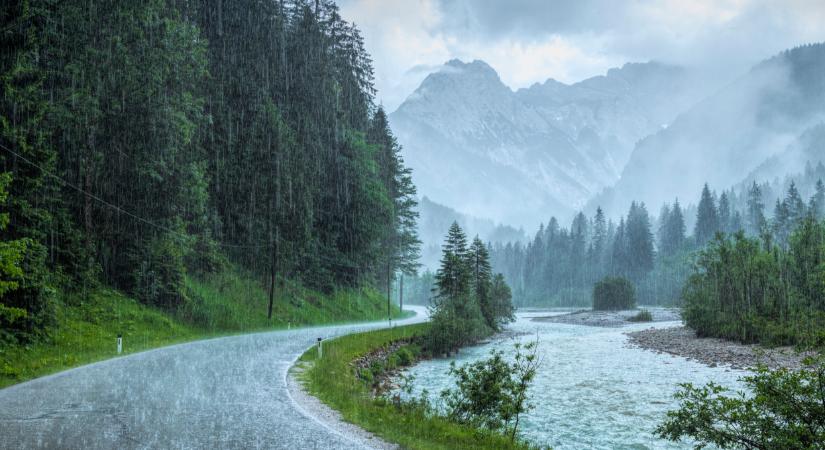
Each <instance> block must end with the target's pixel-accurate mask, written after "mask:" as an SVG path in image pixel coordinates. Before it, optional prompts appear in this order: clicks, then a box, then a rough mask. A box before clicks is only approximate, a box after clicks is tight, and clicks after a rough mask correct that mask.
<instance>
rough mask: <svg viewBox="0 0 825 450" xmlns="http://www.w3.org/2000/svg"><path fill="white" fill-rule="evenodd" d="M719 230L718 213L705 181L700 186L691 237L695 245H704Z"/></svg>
mask: <svg viewBox="0 0 825 450" xmlns="http://www.w3.org/2000/svg"><path fill="white" fill-rule="evenodd" d="M718 231H720V229H719V215H718V210H717V209H716V204H715V202H714V199H713V195H712V194H711V192H710V189H709V188H708V185H707V183H705V186H704V187H703V188H702V197H701V199H700V200H699V207H698V211H697V213H696V226H695V228H694V229H693V237H694V239H695V240H696V245H698V246H700V247H701V246H704V245H705V244H706V243H707V242H708V241H710V240H711V239H712V238H713V236H714V235H715V234H716V233H717V232H718Z"/></svg>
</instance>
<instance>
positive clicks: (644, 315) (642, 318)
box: [627, 309, 653, 322]
mask: <svg viewBox="0 0 825 450" xmlns="http://www.w3.org/2000/svg"><path fill="white" fill-rule="evenodd" d="M627 321H628V322H652V321H653V315H652V314H650V311H648V310H646V309H643V310H641V311H639V312H638V313H636V315H633V316H630V317H628V318H627Z"/></svg>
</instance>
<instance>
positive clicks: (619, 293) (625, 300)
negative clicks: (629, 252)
mask: <svg viewBox="0 0 825 450" xmlns="http://www.w3.org/2000/svg"><path fill="white" fill-rule="evenodd" d="M635 307H636V289H635V288H634V287H633V284H632V283H631V282H630V281H628V280H627V279H625V278H620V277H607V278H605V279H603V280H601V281H599V282H598V283H596V284H595V285H594V286H593V310H595V311H606V310H607V311H611V310H622V309H633V308H635Z"/></svg>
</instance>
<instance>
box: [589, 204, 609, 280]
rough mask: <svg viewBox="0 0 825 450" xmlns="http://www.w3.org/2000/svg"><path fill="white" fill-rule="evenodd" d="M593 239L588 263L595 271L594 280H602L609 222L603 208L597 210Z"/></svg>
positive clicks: (594, 218)
mask: <svg viewBox="0 0 825 450" xmlns="http://www.w3.org/2000/svg"><path fill="white" fill-rule="evenodd" d="M592 228H593V238H592V240H591V244H590V248H589V250H588V263H589V265H590V267H591V268H593V269H594V271H595V273H593V277H592V278H593V279H600V278H602V276H603V275H604V273H603V269H602V266H603V264H604V253H605V249H606V247H607V242H608V241H607V239H608V236H607V222H606V221H605V217H604V211H602V208H601V207H598V208H596V215H595V216H594V217H593V226H592Z"/></svg>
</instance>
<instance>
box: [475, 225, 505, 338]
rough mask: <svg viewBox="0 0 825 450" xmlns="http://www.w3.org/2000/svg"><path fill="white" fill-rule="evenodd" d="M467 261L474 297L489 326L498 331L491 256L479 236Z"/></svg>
mask: <svg viewBox="0 0 825 450" xmlns="http://www.w3.org/2000/svg"><path fill="white" fill-rule="evenodd" d="M467 259H468V260H467V264H468V266H469V267H470V272H471V277H472V279H471V282H470V284H471V287H472V291H473V295H474V296H475V299H476V301H477V302H478V304H479V307H480V308H481V313H482V314H483V315H484V320H485V321H487V325H488V326H489V327H490V328H492V329H494V330H496V329H498V323H497V320H496V317H495V311H494V308H493V301H492V297H491V295H492V291H491V290H492V280H493V269H492V267H491V266H490V254H489V253H488V252H487V247H486V246H485V245H484V243H483V242H481V239H479V238H478V236H476V237H475V239H473V243H472V244H470V248H469V251H468V252H467Z"/></svg>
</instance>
